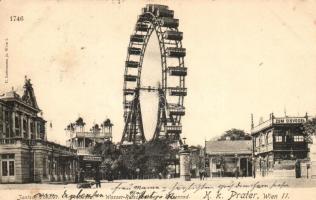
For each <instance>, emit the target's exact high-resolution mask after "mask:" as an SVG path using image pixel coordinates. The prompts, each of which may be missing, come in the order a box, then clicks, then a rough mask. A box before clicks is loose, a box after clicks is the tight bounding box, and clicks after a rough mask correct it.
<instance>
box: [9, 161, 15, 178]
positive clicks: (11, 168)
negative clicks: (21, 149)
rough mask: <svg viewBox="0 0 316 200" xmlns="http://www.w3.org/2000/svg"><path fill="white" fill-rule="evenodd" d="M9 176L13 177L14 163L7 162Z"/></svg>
mask: <svg viewBox="0 0 316 200" xmlns="http://www.w3.org/2000/svg"><path fill="white" fill-rule="evenodd" d="M9 175H10V176H14V161H9Z"/></svg>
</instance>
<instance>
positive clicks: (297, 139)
mask: <svg viewBox="0 0 316 200" xmlns="http://www.w3.org/2000/svg"><path fill="white" fill-rule="evenodd" d="M294 142H304V137H303V136H302V135H294Z"/></svg>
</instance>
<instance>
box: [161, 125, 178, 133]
mask: <svg viewBox="0 0 316 200" xmlns="http://www.w3.org/2000/svg"><path fill="white" fill-rule="evenodd" d="M165 128H166V132H167V133H178V134H180V133H181V132H182V126H181V125H167V126H165Z"/></svg>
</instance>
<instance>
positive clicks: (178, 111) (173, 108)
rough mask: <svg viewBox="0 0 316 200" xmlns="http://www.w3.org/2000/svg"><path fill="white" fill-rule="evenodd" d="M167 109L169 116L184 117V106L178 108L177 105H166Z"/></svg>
mask: <svg viewBox="0 0 316 200" xmlns="http://www.w3.org/2000/svg"><path fill="white" fill-rule="evenodd" d="M168 107H169V114H170V115H176V116H183V115H185V108H184V106H180V105H177V104H168Z"/></svg>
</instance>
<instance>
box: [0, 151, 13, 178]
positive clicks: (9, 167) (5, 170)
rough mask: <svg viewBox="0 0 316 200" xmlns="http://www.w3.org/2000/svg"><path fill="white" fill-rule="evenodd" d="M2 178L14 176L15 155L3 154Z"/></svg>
mask: <svg viewBox="0 0 316 200" xmlns="http://www.w3.org/2000/svg"><path fill="white" fill-rule="evenodd" d="M1 158H2V162H1V168H2V176H14V171H15V170H14V154H2V155H1Z"/></svg>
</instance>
